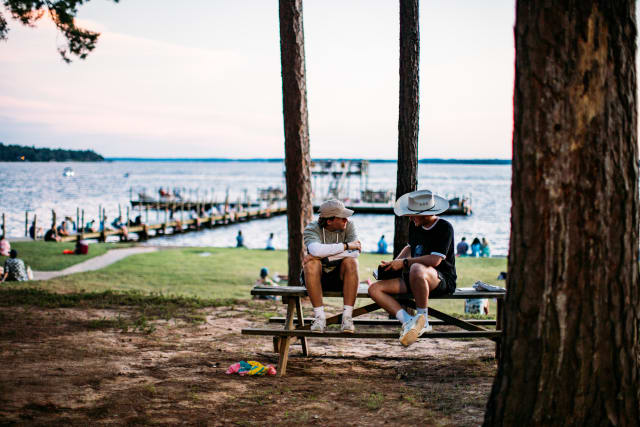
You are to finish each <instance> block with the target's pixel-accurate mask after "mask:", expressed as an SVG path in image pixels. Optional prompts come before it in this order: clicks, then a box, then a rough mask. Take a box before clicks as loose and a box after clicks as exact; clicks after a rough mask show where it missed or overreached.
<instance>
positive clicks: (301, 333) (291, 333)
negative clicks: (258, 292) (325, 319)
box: [242, 328, 502, 341]
mask: <svg viewBox="0 0 640 427" xmlns="http://www.w3.org/2000/svg"><path fill="white" fill-rule="evenodd" d="M501 333H502V332H501V331H487V330H484V331H449V332H436V331H432V332H429V333H426V334H424V335H422V337H421V338H491V339H494V338H498V337H500V334H501ZM242 335H259V336H279V337H307V338H378V339H394V338H395V339H397V338H398V337H399V332H398V331H395V332H355V333H353V334H350V333H346V332H341V331H325V332H323V333H318V332H311V331H308V330H303V329H291V330H286V329H260V328H247V329H242ZM283 341H284V339H283Z"/></svg>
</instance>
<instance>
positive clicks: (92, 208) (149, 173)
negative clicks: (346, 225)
mask: <svg viewBox="0 0 640 427" xmlns="http://www.w3.org/2000/svg"><path fill="white" fill-rule="evenodd" d="M65 167H71V168H72V169H73V170H74V172H75V175H74V176H72V177H64V176H62V172H63V170H64V168H65ZM395 181H396V164H395V163H371V164H370V168H369V179H368V183H367V187H368V188H371V189H391V190H395ZM0 183H1V184H0V213H4V214H5V216H6V226H7V234H8V236H10V237H24V223H25V211H28V212H29V218H32V217H33V215H34V214H37V216H38V221H39V222H40V223H43V224H49V223H50V221H51V210H52V209H54V210H55V211H56V213H57V216H58V218H59V219H60V218H62V217H63V216H71V217H73V218H75V217H76V209H77V208H80V209H84V210H85V221H87V220H88V219H90V218H96V219H97V217H98V209H99V206H102V207H103V208H104V209H105V210H106V215H107V217H108V218H110V219H109V222H110V220H111V219H113V218H114V217H115V216H117V214H118V212H119V206H120V210H121V211H122V213H123V215H126V209H127V206H128V204H129V200H130V194H131V193H133V195H134V199H135V198H137V196H136V194H137V192H139V191H142V190H143V189H144V190H146V192H147V193H148V194H150V195H152V196H154V197H155V196H156V195H157V194H158V192H157V191H158V189H159V188H160V187H164V188H171V189H173V188H179V189H181V191H182V194H183V196H184V197H185V198H187V199H189V198H191V199H196V198H200V199H206V200H217V201H219V202H223V201H224V199H225V195H226V192H227V190H228V192H229V199H230V200H231V201H236V200H238V199H242V200H244V197H245V194H246V195H247V196H248V197H249V198H250V199H252V200H255V199H256V196H257V189H258V188H264V187H269V186H272V187H281V188H283V189H284V177H283V165H282V163H279V162H195V161H189V162H181V161H173V162H171V161H166V162H164V161H163V162H131V161H114V162H104V163H2V162H0ZM324 184H325V183H324V182H322V181H316V183H315V185H317V186H318V187H322V186H323V185H324ZM361 185H364V183H361V180H360V179H358V178H352V179H351V180H350V182H349V190H350V191H351V193H352V194H355V193H356V192H357V191H359V189H360V186H361ZM418 188H428V189H432V190H434V191H436V192H437V193H440V194H442V195H443V196H447V195H459V194H467V195H470V196H471V197H472V206H473V215H471V216H468V217H467V216H447V217H445V218H446V219H447V220H448V221H450V222H451V223H452V224H453V227H454V230H455V236H456V237H455V238H456V242H457V241H459V240H460V238H461V237H462V236H466V237H467V241H471V240H472V239H473V237H476V236H478V237H480V238H481V237H486V238H487V239H488V240H489V242H490V244H491V252H492V255H506V254H507V251H508V245H509V227H510V208H511V198H510V188H511V166H510V165H495V166H494V165H437V164H420V165H419V169H418ZM185 215H186V214H185ZM134 216H135V215H134V214H133V213H132V217H134ZM143 219H144V215H143ZM163 220H164V213H161V214H158V215H157V214H156V213H155V212H153V211H150V212H149V222H151V223H153V222H162V221H163ZM286 221H287V219H286V216H279V217H274V218H270V219H265V220H256V221H251V222H249V223H243V224H237V225H232V226H228V227H222V228H217V229H214V230H205V231H202V232H198V233H185V234H182V235H178V236H173V237H166V238H158V239H151V240H149V242H148V244H152V245H174V246H223V247H224V246H235V236H236V234H237V232H238V230H242V234H243V235H244V236H245V245H247V246H248V247H250V248H263V247H264V245H265V242H266V240H267V237H268V235H269V233H274V234H275V239H274V243H275V246H276V248H279V249H280V248H282V249H284V248H286V245H287V223H286ZM353 221H354V222H355V224H356V226H357V228H358V233H359V236H360V239H361V241H362V243H363V246H364V249H365V250H366V251H373V250H375V248H376V243H377V241H378V239H379V238H380V235H381V234H384V235H385V238H386V240H387V242H389V243H390V245H391V244H392V242H393V224H394V220H393V216H392V215H361V214H356V215H354V217H353Z"/></svg>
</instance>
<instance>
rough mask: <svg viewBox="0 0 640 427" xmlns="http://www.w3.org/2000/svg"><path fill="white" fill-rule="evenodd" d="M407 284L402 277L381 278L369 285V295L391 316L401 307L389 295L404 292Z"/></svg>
mask: <svg viewBox="0 0 640 427" xmlns="http://www.w3.org/2000/svg"><path fill="white" fill-rule="evenodd" d="M406 292H407V286H406V285H405V283H404V280H402V279H389V280H381V281H379V282H376V283H374V284H373V285H371V286H369V296H370V297H371V299H373V300H374V301H375V302H376V304H378V305H379V306H380V307H382V308H384V309H385V310H387V312H388V313H389V314H391V315H393V316H395V315H396V313H397V312H398V311H400V309H401V308H402V306H400V304H399V303H398V301H397V300H396V299H395V298H394V297H392V296H391V295H397V294H404V293H406Z"/></svg>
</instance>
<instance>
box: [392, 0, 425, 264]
mask: <svg viewBox="0 0 640 427" xmlns="http://www.w3.org/2000/svg"><path fill="white" fill-rule="evenodd" d="M419 63H420V26H419V19H418V0H400V109H399V110H400V111H399V115H398V171H397V181H396V182H397V183H396V200H397V199H398V198H399V197H400V196H402V195H403V194H405V193H409V192H411V191H414V190H415V189H416V188H417V187H418V127H419V117H418V116H419V112H420V100H419V88H420V76H419V68H420V67H419ZM408 240H409V220H408V219H407V218H404V217H396V219H395V231H394V238H393V256H394V257H396V256H397V255H398V253H399V252H400V251H401V250H402V248H403V247H405V246H406V244H407V242H408Z"/></svg>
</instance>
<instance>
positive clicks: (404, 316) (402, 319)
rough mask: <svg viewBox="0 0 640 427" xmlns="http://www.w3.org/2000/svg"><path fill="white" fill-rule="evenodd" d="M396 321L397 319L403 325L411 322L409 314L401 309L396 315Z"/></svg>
mask: <svg viewBox="0 0 640 427" xmlns="http://www.w3.org/2000/svg"><path fill="white" fill-rule="evenodd" d="M396 319H398V320H399V321H400V323H405V322H408V321H409V320H411V316H409V313H407V312H406V311H405V310H404V308H401V309H400V310H398V312H397V313H396Z"/></svg>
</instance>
